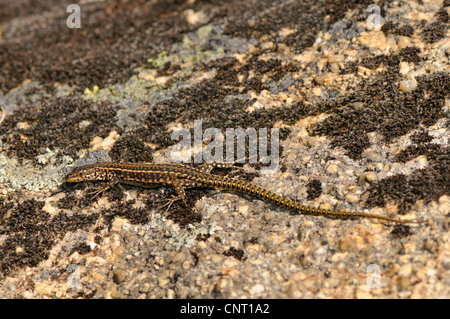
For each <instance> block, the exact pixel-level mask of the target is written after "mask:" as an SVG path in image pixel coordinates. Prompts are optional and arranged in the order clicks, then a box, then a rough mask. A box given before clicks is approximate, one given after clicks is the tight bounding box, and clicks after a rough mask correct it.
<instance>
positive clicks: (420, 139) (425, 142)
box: [395, 130, 442, 162]
mask: <svg viewBox="0 0 450 319" xmlns="http://www.w3.org/2000/svg"><path fill="white" fill-rule="evenodd" d="M431 140H432V137H431V136H430V135H429V134H428V132H426V131H424V130H422V131H419V132H417V133H415V134H414V135H412V136H411V141H412V142H413V143H414V144H413V145H410V146H408V147H407V148H406V149H404V150H402V151H401V152H400V153H399V154H397V156H396V157H395V160H396V161H398V162H407V161H409V160H411V159H413V158H415V157H417V156H420V155H425V156H426V157H427V159H428V161H432V162H434V161H435V160H436V159H437V157H439V156H440V155H441V152H442V150H441V147H440V146H439V145H437V144H434V143H430V141H431Z"/></svg>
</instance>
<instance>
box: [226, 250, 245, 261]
mask: <svg viewBox="0 0 450 319" xmlns="http://www.w3.org/2000/svg"><path fill="white" fill-rule="evenodd" d="M223 254H224V255H225V256H233V257H234V258H236V259H237V260H240V261H242V260H243V259H244V251H243V250H242V249H240V248H234V247H230V249H228V250H227V251H225V252H224V253H223Z"/></svg>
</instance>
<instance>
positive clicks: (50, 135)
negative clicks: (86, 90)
mask: <svg viewBox="0 0 450 319" xmlns="http://www.w3.org/2000/svg"><path fill="white" fill-rule="evenodd" d="M115 120H116V109H115V107H113V106H110V105H107V104H105V103H100V104H97V103H94V102H88V101H85V100H83V99H78V98H75V97H68V98H51V99H47V100H45V101H44V102H43V103H42V104H41V105H39V106H38V105H26V106H23V107H22V108H20V109H18V110H16V111H15V112H14V113H13V114H11V115H10V116H8V117H7V118H6V120H5V121H4V122H3V123H2V126H1V127H0V136H1V139H2V141H3V143H5V144H6V145H7V152H6V153H7V155H8V156H12V157H16V158H18V159H19V160H23V159H28V160H31V161H33V162H35V163H36V162H37V160H36V156H37V155H41V154H45V153H46V149H47V148H48V149H50V150H53V151H54V150H60V153H58V154H57V156H61V155H70V156H72V157H76V155H77V152H78V151H79V150H80V149H85V148H89V143H90V142H92V139H93V138H94V137H95V136H100V137H102V138H104V137H106V136H107V135H108V134H109V133H110V131H111V129H112V128H113V127H114V125H115ZM18 123H22V126H19V127H18V125H17V124H18Z"/></svg>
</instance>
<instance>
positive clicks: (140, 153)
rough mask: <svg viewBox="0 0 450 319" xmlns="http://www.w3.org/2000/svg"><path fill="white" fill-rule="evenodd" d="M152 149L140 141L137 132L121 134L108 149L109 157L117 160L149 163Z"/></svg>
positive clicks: (151, 157)
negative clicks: (110, 148) (109, 149)
mask: <svg viewBox="0 0 450 319" xmlns="http://www.w3.org/2000/svg"><path fill="white" fill-rule="evenodd" d="M152 154H153V150H152V149H151V148H150V147H149V146H148V145H145V144H144V143H143V142H142V139H141V137H140V136H139V135H138V134H137V132H131V133H126V134H124V135H123V136H121V137H120V138H119V139H118V140H117V141H116V143H114V146H113V148H112V150H111V151H110V155H111V159H112V160H113V161H117V162H132V163H138V162H141V163H144V162H147V163H151V162H153V156H152Z"/></svg>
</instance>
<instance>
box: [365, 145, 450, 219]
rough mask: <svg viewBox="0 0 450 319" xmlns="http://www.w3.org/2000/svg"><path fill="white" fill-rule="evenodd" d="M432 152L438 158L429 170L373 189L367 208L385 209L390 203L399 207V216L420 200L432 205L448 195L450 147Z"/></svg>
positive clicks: (394, 177)
mask: <svg viewBox="0 0 450 319" xmlns="http://www.w3.org/2000/svg"><path fill="white" fill-rule="evenodd" d="M432 152H433V155H434V156H433V157H432V158H431V159H429V161H430V162H429V165H428V167H426V168H423V169H417V170H415V171H413V172H412V173H411V175H409V176H405V175H402V174H398V175H394V176H391V177H388V178H385V179H383V180H381V181H379V182H377V183H375V184H373V185H371V186H370V188H369V189H368V193H369V196H368V199H367V201H366V204H367V205H368V206H369V207H373V206H385V205H386V201H387V200H392V201H394V202H395V203H397V204H398V205H399V213H401V214H404V213H406V212H407V211H408V210H409V209H410V208H411V207H412V206H413V205H414V204H415V203H416V202H417V201H418V200H423V201H424V203H425V204H428V203H430V202H431V201H432V200H435V201H437V200H438V199H439V197H441V196H442V195H448V194H449V193H450V179H449V178H448V168H449V167H450V147H445V148H444V147H441V148H440V149H439V150H437V151H432Z"/></svg>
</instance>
